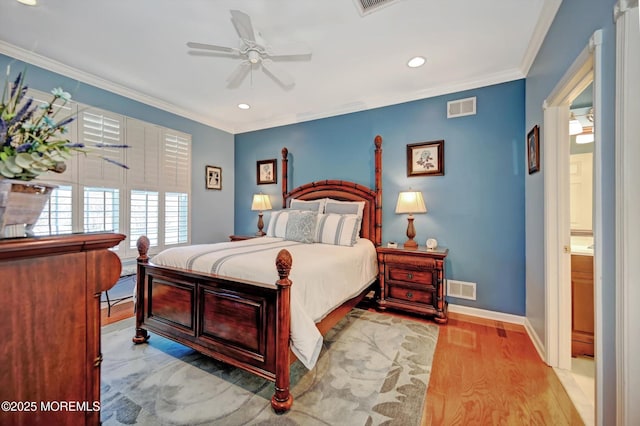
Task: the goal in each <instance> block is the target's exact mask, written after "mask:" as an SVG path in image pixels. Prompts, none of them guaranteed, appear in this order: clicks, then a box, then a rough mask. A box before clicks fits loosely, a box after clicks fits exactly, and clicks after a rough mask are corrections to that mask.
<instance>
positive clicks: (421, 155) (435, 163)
mask: <svg viewBox="0 0 640 426" xmlns="http://www.w3.org/2000/svg"><path fill="white" fill-rule="evenodd" d="M407 176H409V177H412V176H444V141H443V140H442V141H432V142H420V143H412V144H409V145H407Z"/></svg>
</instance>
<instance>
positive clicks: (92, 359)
mask: <svg viewBox="0 0 640 426" xmlns="http://www.w3.org/2000/svg"><path fill="white" fill-rule="evenodd" d="M124 238H125V236H124V235H122V234H113V233H99V234H71V235H63V236H53V237H41V238H12V239H0V292H1V293H0V294H1V296H0V318H2V321H0V336H2V344H1V345H0V403H2V410H0V424H2V425H40V424H41V425H54V424H55V425H98V424H100V411H99V409H100V406H99V404H100V363H101V362H102V355H101V353H100V293H101V292H102V291H104V290H108V289H110V288H111V287H112V286H113V285H114V284H115V283H116V282H117V281H118V279H119V277H120V271H121V266H122V265H121V263H120V259H119V258H118V256H117V255H116V254H115V253H113V252H112V251H110V250H108V249H109V248H111V247H114V246H116V245H117V244H118V243H120V241H122V240H123V239H124Z"/></svg>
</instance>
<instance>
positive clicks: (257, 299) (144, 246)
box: [132, 236, 293, 413]
mask: <svg viewBox="0 0 640 426" xmlns="http://www.w3.org/2000/svg"><path fill="white" fill-rule="evenodd" d="M137 246H138V252H139V257H138V277H137V278H138V281H137V290H136V296H137V299H136V333H135V336H134V337H133V339H132V340H133V342H134V343H137V344H139V343H144V342H146V341H147V340H148V339H149V333H148V332H149V331H152V332H154V333H157V334H159V335H162V336H164V337H167V338H169V339H171V340H174V341H176V342H178V343H181V344H183V345H185V346H188V347H190V348H192V349H195V350H196V351H198V352H201V353H203V354H205V355H207V356H210V357H212V358H215V359H218V360H220V361H223V362H226V363H228V364H231V365H233V366H235V367H238V368H242V369H244V370H247V371H249V372H251V373H253V374H256V375H258V376H260V377H263V378H265V379H268V380H271V381H273V382H275V392H274V395H273V398H272V399H271V405H272V407H273V409H274V410H275V411H276V412H277V413H283V412H286V411H287V410H289V409H290V408H291V405H292V403H293V398H292V396H291V394H290V391H289V382H290V378H289V377H290V376H289V331H290V321H291V313H290V287H291V284H292V283H291V280H289V272H290V271H291V264H292V258H291V254H290V253H289V252H288V251H287V250H281V251H280V252H279V253H278V255H277V258H276V261H275V263H276V265H275V266H276V268H277V270H278V276H279V277H280V279H279V280H278V281H277V282H276V286H275V287H273V286H267V285H264V284H260V283H251V282H246V281H235V280H233V279H230V278H228V277H221V276H217V275H214V274H202V273H197V272H194V271H189V270H185V269H179V268H169V267H161V266H157V265H154V264H152V263H150V262H149V257H148V254H147V253H148V249H149V240H148V239H147V238H146V237H144V236H143V237H140V238H139V239H138V242H137Z"/></svg>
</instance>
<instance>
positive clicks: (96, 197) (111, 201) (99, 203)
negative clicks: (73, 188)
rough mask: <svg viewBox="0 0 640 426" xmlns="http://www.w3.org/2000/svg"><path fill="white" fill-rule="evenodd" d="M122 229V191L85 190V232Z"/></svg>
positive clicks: (88, 188)
mask: <svg viewBox="0 0 640 426" xmlns="http://www.w3.org/2000/svg"><path fill="white" fill-rule="evenodd" d="M119 229H120V191H119V190H118V189H116V188H91V187H85V188H84V232H100V231H113V232H118V230H119Z"/></svg>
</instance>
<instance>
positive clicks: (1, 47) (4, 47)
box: [0, 40, 233, 133]
mask: <svg viewBox="0 0 640 426" xmlns="http://www.w3.org/2000/svg"><path fill="white" fill-rule="evenodd" d="M0 53H2V54H5V55H7V56H11V57H12V58H15V59H18V60H20V61H23V62H26V63H29V64H31V65H35V66H37V67H40V68H43V69H46V70H47V71H51V72H54V73H57V74H61V75H63V76H65V77H69V78H72V79H75V80H78V81H80V82H82V83H85V84H89V85H91V86H94V87H97V88H99V89H103V90H107V91H109V92H111V93H115V94H117V95H120V96H123V97H125V98H128V99H132V100H134V101H138V102H142V103H144V104H146V105H149V106H152V107H155V108H158V109H161V110H163V111H166V112H170V113H172V114H175V115H178V116H180V117H183V118H187V119H189V120H193V121H196V122H198V123H201V124H204V125H207V126H211V127H215V128H216V129H219V130H223V131H225V132H228V133H233V126H232V125H230V124H229V123H226V122H223V121H219V120H212V119H211V117H207V116H204V115H201V114H197V113H195V112H194V111H189V110H186V109H184V108H180V107H177V106H176V105H173V104H171V103H169V102H166V101H163V100H161V99H158V98H155V97H153V96H149V95H147V94H145V93H141V92H138V91H136V90H134V89H131V88H130V87H127V86H123V85H121V84H118V83H114V82H112V81H109V80H105V79H104V78H102V77H98V76H96V75H94V74H91V73H88V72H85V71H81V70H79V69H77V68H74V67H70V66H68V65H65V64H63V63H62V62H58V61H55V60H53V59H50V58H47V57H45V56H42V55H39V54H37V53H34V52H30V51H28V50H24V49H22V48H20V47H17V46H14V45H12V44H9V43H6V42H4V41H2V40H0Z"/></svg>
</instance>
